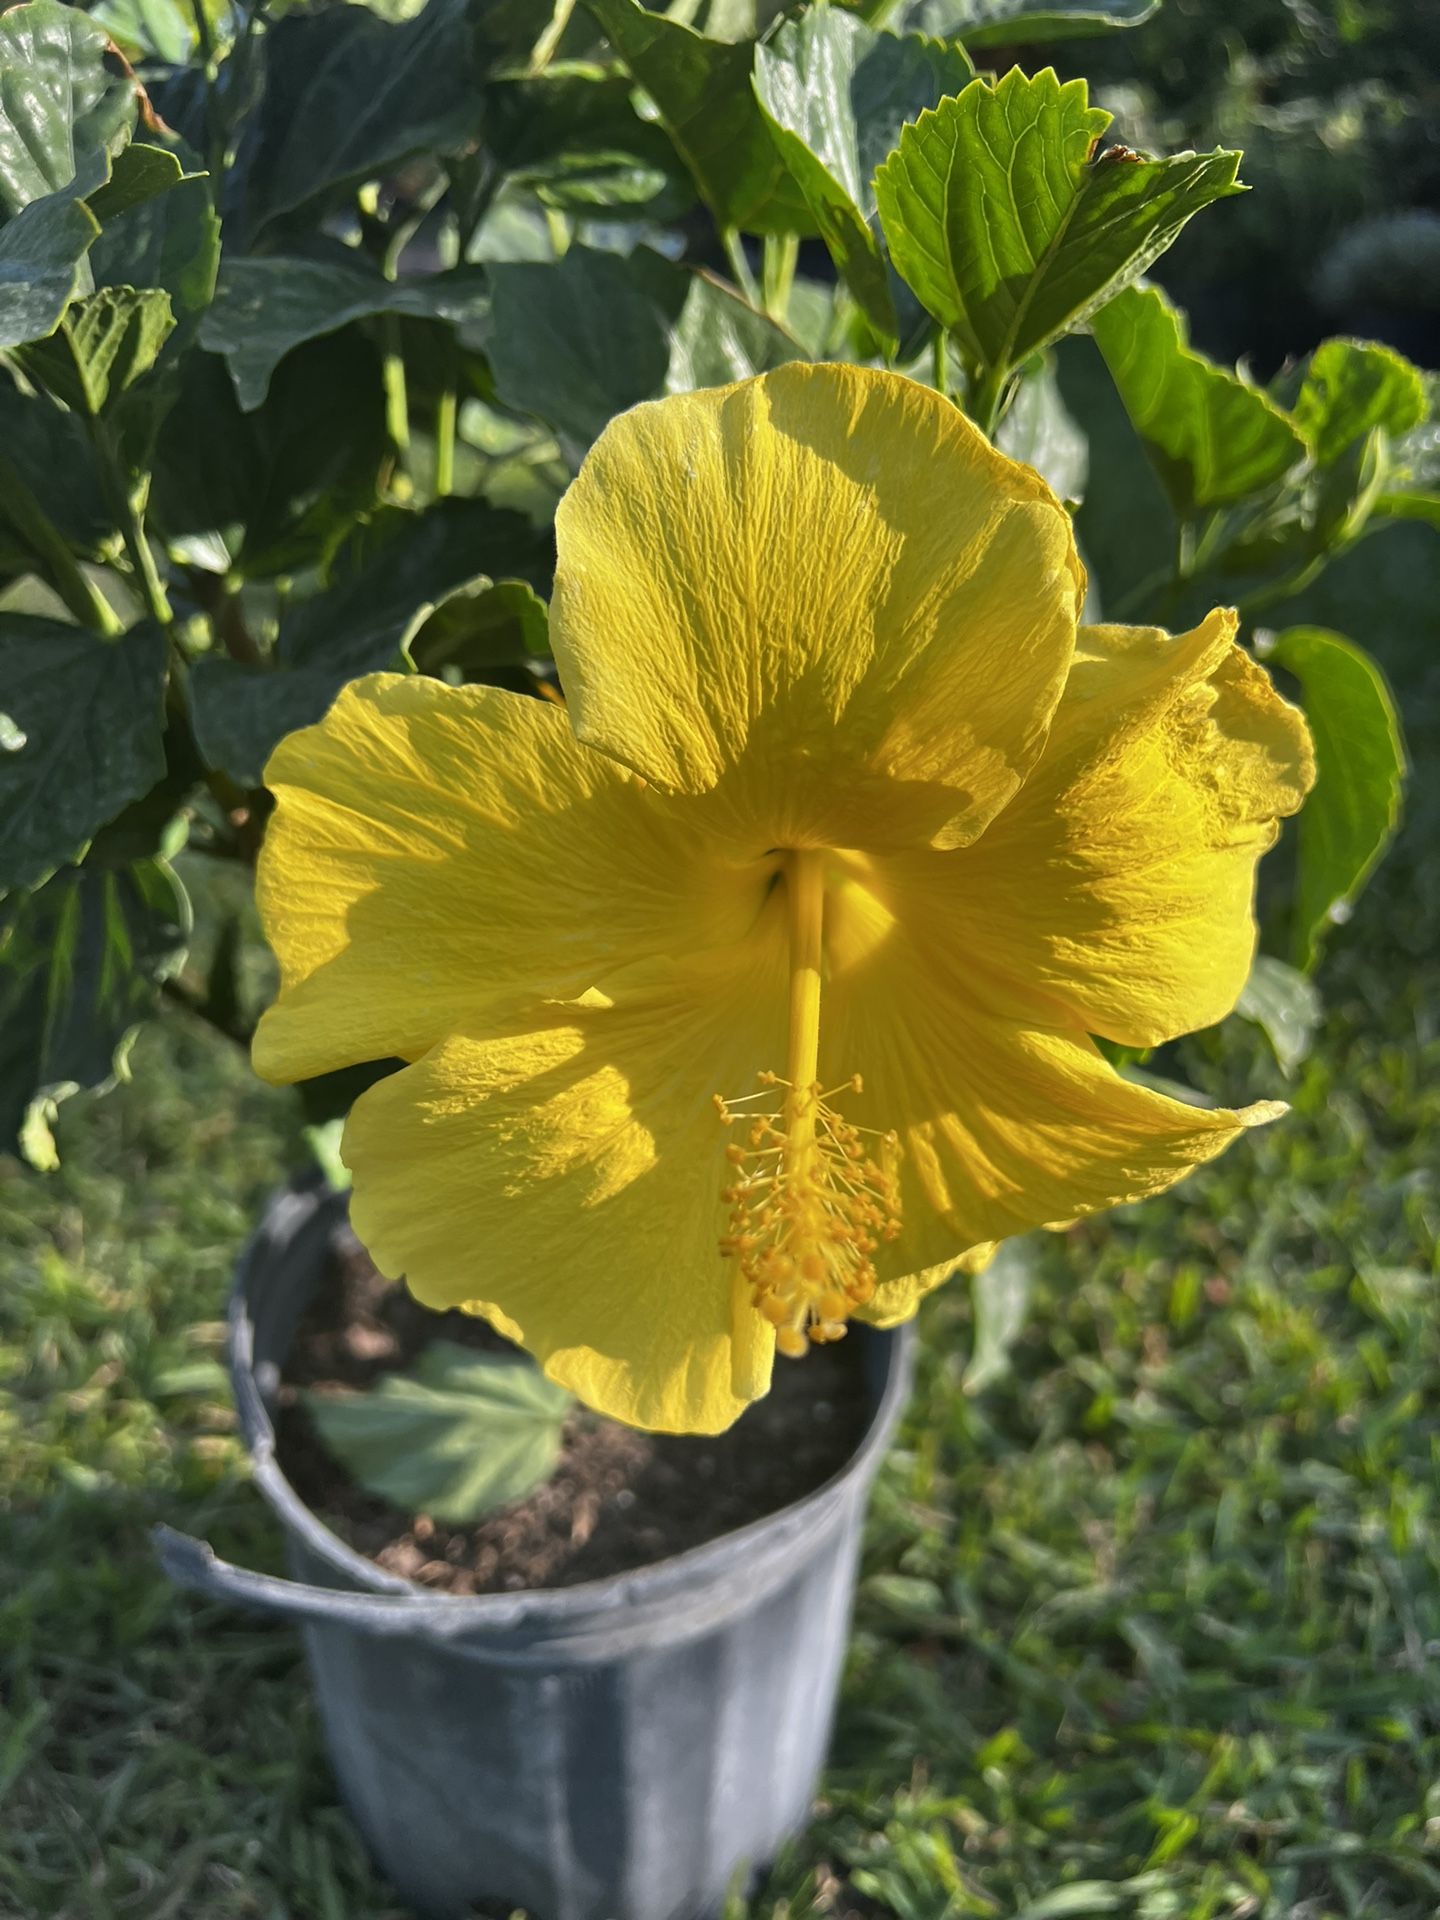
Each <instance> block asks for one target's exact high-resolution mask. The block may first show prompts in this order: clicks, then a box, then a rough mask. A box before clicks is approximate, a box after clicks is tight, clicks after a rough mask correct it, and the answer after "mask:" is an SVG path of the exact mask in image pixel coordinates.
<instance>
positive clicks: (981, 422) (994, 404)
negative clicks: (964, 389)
mask: <svg viewBox="0 0 1440 1920" xmlns="http://www.w3.org/2000/svg"><path fill="white" fill-rule="evenodd" d="M1009 377H1010V369H1009V368H1008V367H983V368H982V369H981V371H980V372H979V373H978V374H976V376H975V378H974V379H973V380H972V381H971V383H970V405H969V409H968V411H969V414H970V418H971V419H972V420H973V421H974V422H975V424H976V426H977V427H979V429H980V431H981V432H982V433H983V434H984V435H985V437H986V439H987V440H993V439H994V437H995V427H996V423H997V422H998V420H999V418H1000V402H1001V401H1002V400H1003V399H1004V397H1005V383H1006V381H1007V380H1008V379H1009Z"/></svg>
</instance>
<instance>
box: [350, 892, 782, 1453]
mask: <svg viewBox="0 0 1440 1920" xmlns="http://www.w3.org/2000/svg"><path fill="white" fill-rule="evenodd" d="M770 919H771V920H772V921H773V923H774V924H773V926H771V927H770V928H769V930H768V935H767V936H764V937H760V938H758V939H757V940H755V941H753V942H752V943H751V944H750V945H749V946H748V947H747V950H746V956H745V958H744V959H743V960H741V959H739V958H737V956H734V955H726V956H725V957H724V958H723V960H721V961H717V962H714V963H710V962H703V963H699V964H694V965H690V966H688V967H685V968H680V969H675V970H672V971H671V973H670V977H669V979H668V981H667V980H665V979H664V977H663V975H664V970H663V969H660V968H652V969H650V970H649V978H648V979H641V978H638V977H636V976H635V975H634V974H632V976H630V977H629V978H627V980H626V981H625V983H624V986H623V990H622V991H621V992H620V993H619V994H618V996H617V997H615V998H613V999H612V998H610V997H609V996H606V995H603V994H599V993H593V994H590V995H587V996H586V997H585V999H584V1000H583V1001H582V1002H581V1003H580V1004H578V1005H575V1006H571V1007H568V1008H563V1009H561V1008H552V1009H551V1010H550V1013H549V1021H548V1024H541V1022H540V1020H539V1019H535V1020H532V1021H530V1022H528V1023H521V1022H512V1024H511V1029H510V1031H508V1032H505V1033H502V1034H499V1035H498V1036H492V1037H486V1038H483V1039H482V1038H476V1037H472V1036H468V1035H463V1034H461V1035H456V1036H454V1037H452V1038H450V1039H448V1040H446V1041H444V1042H443V1043H442V1044H441V1045H439V1046H438V1047H436V1048H435V1049H434V1050H433V1051H432V1052H430V1053H428V1054H426V1056H425V1057H424V1059H423V1060H420V1061H418V1062H417V1063H416V1064H414V1065H413V1066H410V1067H407V1068H405V1069H404V1070H402V1071H401V1072H399V1073H396V1074H393V1075H392V1076H391V1077H390V1078H389V1079H387V1080H384V1081H381V1082H380V1083H379V1084H378V1085H377V1086H375V1087H373V1088H371V1089H370V1091H369V1092H368V1093H366V1094H364V1095H363V1096H362V1098H361V1099H360V1100H359V1101H358V1102H357V1104H356V1106H355V1108H354V1110H353V1111H352V1113H351V1115H350V1119H349V1122H348V1124H347V1126H346V1130H345V1141H344V1156H345V1160H346V1163H347V1165H348V1166H349V1167H350V1168H351V1169H352V1172H353V1174H354V1192H353V1195H352V1199H351V1217H352V1220H353V1222H354V1225H355V1228H356V1231H357V1232H358V1234H359V1235H360V1238H361V1239H362V1240H363V1241H364V1243H365V1245H366V1246H367V1247H368V1248H369V1249H370V1251H371V1253H372V1255H373V1256H374V1258H375V1260H376V1262H377V1264H378V1265H379V1266H380V1268H381V1270H382V1271H383V1272H385V1273H388V1274H391V1275H394V1276H396V1277H398V1276H400V1275H402V1274H403V1275H404V1277H405V1279H406V1280H407V1282H408V1284H409V1286H410V1287H411V1289H412V1291H413V1292H414V1293H415V1294H416V1296H417V1297H418V1298H419V1299H420V1300H422V1301H423V1302H424V1303H425V1304H426V1305H427V1306H432V1307H453V1306H461V1305H463V1306H465V1307H467V1308H468V1309H469V1310H471V1311H474V1312H477V1313H480V1314H483V1315H484V1316H485V1317H486V1318H487V1319H489V1320H491V1321H492V1322H493V1323H494V1324H495V1325H496V1326H497V1327H499V1328H500V1330H501V1331H502V1332H504V1333H506V1334H507V1335H509V1336H510V1337H511V1338H512V1339H515V1340H518V1341H520V1342H521V1343H522V1344H523V1345H524V1346H526V1347H527V1348H528V1349H529V1350H530V1351H531V1352H532V1353H533V1354H534V1355H535V1356H536V1358H537V1359H538V1360H539V1361H540V1362H541V1363H542V1365H543V1366H544V1369H545V1371H546V1373H547V1374H549V1376H550V1377H551V1378H552V1379H554V1380H558V1381H560V1382H561V1383H563V1384H564V1385H565V1386H568V1387H569V1388H571V1389H572V1390H573V1391H574V1392H575V1393H576V1394H578V1395H579V1397H580V1398H581V1399H582V1400H583V1401H584V1402H585V1403H586V1404H587V1405H589V1406H591V1407H594V1408H596V1409H597V1410H598V1411H600V1412H601V1413H605V1414H609V1415H610V1416H611V1417H612V1418H614V1419H617V1420H623V1421H627V1422H629V1423H630V1424H632V1425H636V1426H642V1427H649V1428H653V1429H657V1430H660V1431H667V1432H697V1433H713V1432H718V1431H720V1430H721V1429H722V1428H724V1427H727V1426H729V1425H730V1424H731V1422H732V1421H733V1420H735V1419H736V1418H737V1416H738V1415H739V1414H740V1413H742V1412H743V1411H744V1409H745V1407H746V1406H747V1405H748V1404H749V1402H750V1401H751V1400H754V1399H756V1398H758V1397H759V1396H760V1395H761V1394H763V1393H764V1392H765V1391H766V1389H767V1388H768V1386H769V1383H770V1368H771V1361H772V1358H773V1354H774V1333H773V1330H772V1329H771V1327H770V1326H769V1325H768V1323H767V1322H766V1321H765V1320H764V1319H763V1318H762V1317H761V1315H760V1314H759V1313H757V1312H756V1310H755V1308H754V1306H753V1305H752V1303H751V1300H750V1297H749V1292H748V1289H747V1288H746V1287H745V1286H744V1285H743V1283H742V1282H741V1281H740V1277H739V1270H738V1268H737V1266H736V1265H735V1263H734V1262H733V1261H726V1260H723V1259H722V1258H721V1256H720V1253H719V1240H720V1237H721V1235H722V1234H723V1232H724V1231H725V1217H726V1209H725V1206H724V1204H723V1203H722V1201H721V1197H720V1196H721V1191H722V1189H723V1187H724V1185H725V1183H726V1180H727V1178H728V1177H729V1169H728V1166H727V1163H726V1161H725V1157H724V1155H725V1143H726V1135H725V1131H724V1128H723V1126H722V1125H721V1123H720V1120H719V1117H718V1116H717V1114H716V1112H715V1109H714V1107H713V1105H712V1103H711V1098H710V1096H711V1095H712V1094H713V1093H716V1092H721V1093H729V1092H735V1091H743V1090H748V1089H749V1088H750V1087H752V1086H753V1085H754V1083H755V1076H756V1074H757V1072H758V1071H759V1069H760V1067H761V1066H762V1065H763V1064H764V1063H765V1062H766V1061H768V1060H770V1059H773V1058H774V1057H775V1050H776V1048H777V1046H778V1045H780V1044H782V1043H783V1025H782V1020H783V1014H782V1011H781V1010H782V1008H783V979H784V974H783V966H784V953H783V944H782V941H781V939H780V917H779V916H778V915H773V914H772V915H771V916H770Z"/></svg>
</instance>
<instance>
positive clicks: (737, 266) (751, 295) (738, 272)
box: [720, 227, 760, 308]
mask: <svg viewBox="0 0 1440 1920" xmlns="http://www.w3.org/2000/svg"><path fill="white" fill-rule="evenodd" d="M720 244H721V246H722V247H724V249H725V258H726V259H727V260H728V261H729V262H730V271H731V273H733V274H734V276H735V284H736V286H737V287H739V289H740V291H741V292H742V293H743V294H744V296H745V298H746V299H747V300H748V301H749V302H750V304H751V306H752V307H756V308H758V307H759V305H760V290H759V288H758V287H757V286H756V285H755V276H754V274H753V273H752V272H751V271H750V262H749V261H748V260H747V259H746V258H745V242H744V241H743V240H742V239H741V238H740V235H739V233H738V232H737V231H736V229H735V228H734V227H722V228H721V229H720Z"/></svg>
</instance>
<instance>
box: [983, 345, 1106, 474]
mask: <svg viewBox="0 0 1440 1920" xmlns="http://www.w3.org/2000/svg"><path fill="white" fill-rule="evenodd" d="M995 444H996V446H997V447H999V449H1000V451H1001V452H1002V453H1008V454H1009V456H1010V458H1011V459H1012V460H1023V461H1024V462H1025V464H1026V466H1027V467H1034V469H1035V470H1036V472H1037V473H1038V474H1040V476H1041V477H1042V479H1044V480H1047V481H1048V482H1049V484H1050V485H1051V486H1052V487H1053V488H1054V489H1055V491H1056V493H1057V494H1059V496H1060V498H1061V499H1062V500H1069V501H1075V502H1079V501H1081V500H1083V499H1084V498H1085V482H1086V480H1087V478H1088V477H1089V472H1090V443H1089V441H1088V440H1087V439H1086V438H1085V435H1084V433H1083V432H1082V431H1081V429H1080V427H1079V425H1078V424H1077V422H1076V421H1075V419H1074V416H1073V415H1072V414H1071V413H1070V411H1069V409H1068V408H1067V407H1066V405H1065V402H1064V400H1063V399H1062V398H1061V397H1060V383H1059V381H1058V380H1057V379H1056V377H1055V368H1054V366H1053V364H1052V363H1051V360H1050V359H1049V358H1048V357H1047V358H1045V359H1043V360H1036V361H1032V362H1031V364H1030V365H1029V366H1028V367H1027V368H1026V369H1025V371H1024V374H1023V376H1022V378H1021V379H1020V381H1019V383H1018V384H1017V386H1016V389H1015V398H1014V399H1013V400H1012V401H1011V403H1010V407H1009V410H1008V412H1007V413H1006V415H1005V418H1004V419H1003V420H1002V421H1001V422H1000V426H999V430H998V431H997V433H996V435H995Z"/></svg>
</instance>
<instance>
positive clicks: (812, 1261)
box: [715, 849, 900, 1358]
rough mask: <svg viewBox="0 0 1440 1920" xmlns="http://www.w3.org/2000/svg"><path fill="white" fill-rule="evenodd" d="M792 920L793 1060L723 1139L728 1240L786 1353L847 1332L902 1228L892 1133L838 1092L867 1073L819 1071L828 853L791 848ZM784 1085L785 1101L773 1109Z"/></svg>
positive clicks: (735, 1102)
mask: <svg viewBox="0 0 1440 1920" xmlns="http://www.w3.org/2000/svg"><path fill="white" fill-rule="evenodd" d="M785 885H786V892H787V897H788V911H789V927H790V990H789V1000H790V1030H789V1041H788V1046H787V1050H786V1072H785V1073H784V1074H783V1075H781V1074H778V1073H773V1072H768V1071H767V1072H764V1073H762V1074H761V1075H760V1076H759V1086H758V1089H757V1091H756V1092H755V1093H753V1094H749V1095H742V1096H740V1097H739V1098H737V1099H732V1100H726V1099H723V1098H722V1097H721V1096H720V1095H719V1094H717V1095H716V1096H715V1105H716V1108H717V1109H718V1111H719V1113H720V1117H721V1119H722V1120H723V1121H724V1123H725V1125H726V1126H730V1127H743V1129H744V1132H743V1139H737V1140H733V1141H732V1142H731V1143H730V1144H729V1145H727V1147H726V1149H725V1154H726V1158H727V1160H728V1161H729V1162H730V1164H731V1166H732V1167H733V1168H734V1169H735V1173H734V1177H733V1179H732V1181H731V1184H730V1185H729V1186H728V1187H727V1188H726V1189H725V1191H724V1194H723V1196H722V1197H723V1198H724V1200H725V1202H726V1204H727V1205H728V1206H729V1208H730V1219H729V1223H728V1229H729V1230H728V1232H727V1233H726V1234H725V1235H724V1237H723V1238H722V1239H721V1242H720V1249H721V1252H722V1253H724V1254H727V1255H729V1256H732V1257H734V1258H736V1259H738V1260H739V1261H740V1266H741V1271H742V1272H743V1273H744V1274H745V1277H746V1278H747V1280H748V1281H749V1282H750V1287H751V1297H752V1300H753V1302H754V1304H755V1307H756V1308H757V1310H758V1311H759V1312H760V1313H762V1314H764V1316H765V1318H766V1319H767V1320H769V1321H770V1323H771V1324H772V1325H773V1326H774V1328H775V1344H776V1346H777V1347H778V1348H779V1350H780V1352H781V1353H784V1354H788V1355H789V1356H791V1357H792V1358H797V1357H798V1356H799V1355H800V1354H803V1353H805V1352H806V1351H807V1350H808V1348H809V1346H810V1344H811V1343H812V1342H821V1341H827V1340H838V1339H840V1338H841V1337H842V1336H843V1335H844V1332H845V1325H846V1322H847V1320H848V1319H849V1317H850V1315H851V1314H852V1313H853V1312H854V1310H855V1309H856V1308H857V1307H860V1306H863V1305H864V1304H865V1303H866V1302H867V1301H868V1300H869V1299H870V1298H871V1297H872V1295H873V1294H874V1291H875V1286H876V1272H875V1264H874V1258H873V1256H874V1254H875V1252H876V1250H877V1248H878V1247H879V1245H880V1243H881V1241H882V1240H892V1239H894V1237H895V1236H896V1234H897V1233H898V1232H899V1230H900V1220H899V1198H898V1194H897V1192H896V1188H895V1182H894V1178H893V1174H892V1172H891V1167H890V1163H891V1162H892V1161H893V1159H894V1156H895V1153H896V1151H897V1150H898V1144H899V1143H898V1140H897V1138H896V1136H895V1135H894V1134H893V1133H889V1134H884V1135H881V1134H877V1133H875V1132H874V1131H873V1130H871V1129H869V1128H864V1127H858V1126H856V1125H854V1124H853V1123H852V1122H850V1121H848V1120H846V1119H845V1118H844V1117H843V1116H842V1115H841V1113H840V1112H839V1111H838V1109H837V1108H836V1107H835V1105H834V1104H833V1103H834V1101H835V1100H836V1099H837V1098H838V1097H839V1096H841V1095H843V1094H845V1093H848V1092H855V1093H858V1092H860V1091H861V1090H862V1087H861V1080H860V1076H859V1075H858V1074H855V1075H854V1076H852V1078H851V1079H849V1080H847V1081H845V1082H843V1083H842V1084H841V1085H840V1086H838V1087H833V1088H831V1089H829V1090H828V1091H826V1090H825V1089H823V1088H822V1086H821V1083H820V1080H819V1078H818V1068H819V1058H820V997H821V975H822V967H823V957H824V945H823V942H824V915H825V856H824V854H823V853H822V852H819V851H816V850H810V849H804V850H797V851H795V852H792V853H790V854H789V855H788V856H787V859H786V866H785ZM777 1096H778V1107H777V1108H775V1109H771V1110H767V1108H768V1103H769V1102H770V1101H771V1100H775V1099H776V1097H777Z"/></svg>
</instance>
